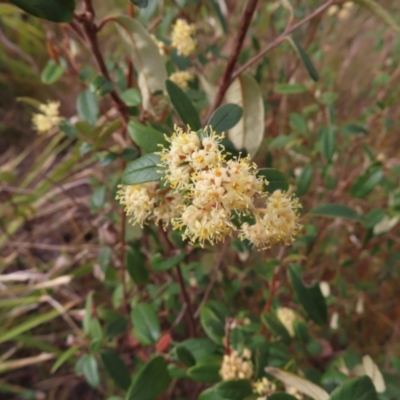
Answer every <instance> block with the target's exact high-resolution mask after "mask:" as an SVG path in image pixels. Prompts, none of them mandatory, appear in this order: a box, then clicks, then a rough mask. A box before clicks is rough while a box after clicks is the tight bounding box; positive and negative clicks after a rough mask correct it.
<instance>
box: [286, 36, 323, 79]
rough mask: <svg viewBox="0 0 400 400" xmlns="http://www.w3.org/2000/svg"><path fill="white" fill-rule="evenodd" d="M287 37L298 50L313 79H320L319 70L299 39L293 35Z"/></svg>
mask: <svg viewBox="0 0 400 400" xmlns="http://www.w3.org/2000/svg"><path fill="white" fill-rule="evenodd" d="M286 39H287V41H288V42H289V43H290V44H291V45H292V46H293V48H294V49H295V50H296V52H297V54H298V55H299V57H300V59H301V61H302V62H303V64H304V67H305V68H306V70H307V72H308V74H309V75H310V77H311V79H313V80H314V81H318V79H319V75H318V71H317V70H316V69H315V67H314V64H313V63H312V61H311V59H310V57H309V56H308V54H307V53H306V52H305V51H304V49H303V48H302V47H301V46H300V45H299V44H298V43H297V41H296V40H295V39H294V38H292V37H291V36H287V37H286Z"/></svg>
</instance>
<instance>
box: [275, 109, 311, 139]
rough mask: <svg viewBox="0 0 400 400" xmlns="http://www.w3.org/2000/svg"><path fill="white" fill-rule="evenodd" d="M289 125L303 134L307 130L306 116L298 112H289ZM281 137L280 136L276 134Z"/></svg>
mask: <svg viewBox="0 0 400 400" xmlns="http://www.w3.org/2000/svg"><path fill="white" fill-rule="evenodd" d="M289 120H290V125H291V126H292V128H293V129H294V130H296V131H298V132H300V133H302V134H303V135H305V134H306V133H307V131H308V128H307V120H306V117H305V116H304V115H302V114H298V113H290V115H289ZM278 137H281V136H278Z"/></svg>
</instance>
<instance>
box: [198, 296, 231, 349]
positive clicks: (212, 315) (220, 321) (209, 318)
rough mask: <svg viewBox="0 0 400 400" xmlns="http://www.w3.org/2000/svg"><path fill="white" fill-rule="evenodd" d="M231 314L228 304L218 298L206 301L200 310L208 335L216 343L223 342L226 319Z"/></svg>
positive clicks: (203, 325) (201, 319)
mask: <svg viewBox="0 0 400 400" xmlns="http://www.w3.org/2000/svg"><path fill="white" fill-rule="evenodd" d="M228 316H229V310H228V309H227V308H226V306H225V305H224V304H223V303H221V302H219V301H216V300H212V301H208V302H207V303H205V304H204V305H203V307H202V309H201V312H200V322H201V326H202V327H203V329H204V331H205V332H206V334H207V336H208V337H209V338H210V339H211V340H213V341H214V342H216V343H222V338H223V337H224V335H225V320H226V318H227V317H228Z"/></svg>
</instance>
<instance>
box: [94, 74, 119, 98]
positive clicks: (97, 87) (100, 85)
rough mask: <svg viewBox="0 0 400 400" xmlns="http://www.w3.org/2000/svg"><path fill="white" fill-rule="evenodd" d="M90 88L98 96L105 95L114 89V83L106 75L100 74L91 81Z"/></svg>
mask: <svg viewBox="0 0 400 400" xmlns="http://www.w3.org/2000/svg"><path fill="white" fill-rule="evenodd" d="M90 90H91V91H92V92H94V93H95V94H97V95H98V96H105V95H106V94H109V93H111V92H112V91H113V90H114V85H113V84H112V82H110V81H109V80H107V79H106V78H104V76H102V75H99V76H96V78H94V79H93V81H92V82H91V84H90Z"/></svg>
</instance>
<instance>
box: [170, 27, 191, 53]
mask: <svg viewBox="0 0 400 400" xmlns="http://www.w3.org/2000/svg"><path fill="white" fill-rule="evenodd" d="M195 33H196V27H195V26H194V25H193V24H188V23H187V22H186V21H185V20H184V19H178V20H177V21H176V23H175V25H174V27H173V29H172V36H171V39H172V43H171V45H172V47H175V48H176V50H177V51H178V55H182V56H186V57H187V56H189V55H190V54H191V53H193V51H194V50H195V48H196V40H195V39H194V38H193V35H194V34H195Z"/></svg>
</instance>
